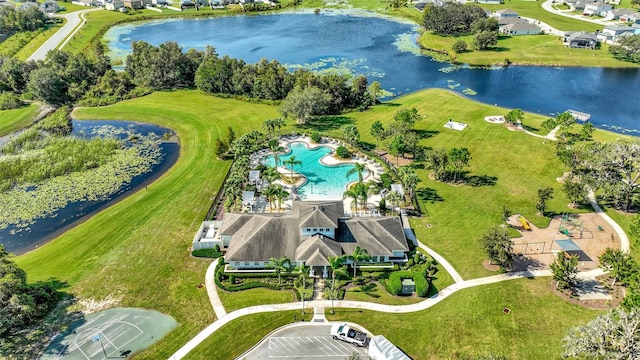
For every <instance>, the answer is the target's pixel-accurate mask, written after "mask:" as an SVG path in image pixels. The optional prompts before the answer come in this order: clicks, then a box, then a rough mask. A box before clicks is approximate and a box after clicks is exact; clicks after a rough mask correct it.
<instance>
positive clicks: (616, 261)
mask: <svg viewBox="0 0 640 360" xmlns="http://www.w3.org/2000/svg"><path fill="white" fill-rule="evenodd" d="M598 260H599V262H600V267H601V268H602V269H603V270H605V271H608V272H609V276H610V277H612V278H613V280H612V285H613V284H615V283H616V282H618V283H619V284H620V285H622V286H624V287H626V295H625V297H624V299H623V301H622V307H623V308H625V309H627V310H632V309H636V310H637V309H640V264H638V262H637V261H636V260H635V259H634V258H633V257H632V256H631V254H630V253H628V252H624V251H622V250H619V249H611V248H607V249H606V250H605V252H604V253H603V254H602V255H601V256H600V257H599V258H598Z"/></svg>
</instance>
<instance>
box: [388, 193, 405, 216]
mask: <svg viewBox="0 0 640 360" xmlns="http://www.w3.org/2000/svg"><path fill="white" fill-rule="evenodd" d="M387 201H389V204H391V208H395V207H396V206H398V205H399V204H400V202H401V201H402V195H400V194H399V193H398V192H396V191H392V192H391V193H390V194H389V195H387ZM398 215H400V210H399V209H398Z"/></svg>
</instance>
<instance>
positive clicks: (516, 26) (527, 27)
mask: <svg viewBox="0 0 640 360" xmlns="http://www.w3.org/2000/svg"><path fill="white" fill-rule="evenodd" d="M500 28H501V29H504V30H508V31H537V32H540V31H541V29H540V27H539V26H538V25H536V24H531V23H528V22H524V23H523V22H517V23H511V24H507V25H502V26H500Z"/></svg>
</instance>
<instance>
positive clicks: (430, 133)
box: [413, 129, 440, 139]
mask: <svg viewBox="0 0 640 360" xmlns="http://www.w3.org/2000/svg"><path fill="white" fill-rule="evenodd" d="M413 132H414V133H415V134H416V135H417V136H418V139H428V138H431V137H434V136H436V135H438V134H440V131H437V130H422V129H417V130H413Z"/></svg>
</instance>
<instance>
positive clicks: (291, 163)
mask: <svg viewBox="0 0 640 360" xmlns="http://www.w3.org/2000/svg"><path fill="white" fill-rule="evenodd" d="M282 164H284V165H289V166H290V169H291V181H293V168H294V167H295V166H296V165H302V160H298V159H296V157H295V155H291V156H290V157H289V158H288V159H287V160H285V161H283V162H282Z"/></svg>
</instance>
